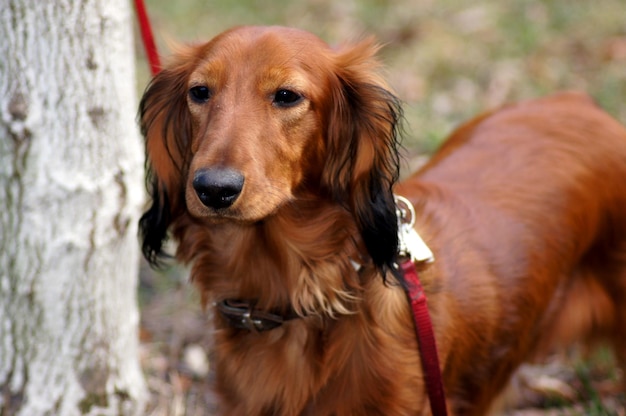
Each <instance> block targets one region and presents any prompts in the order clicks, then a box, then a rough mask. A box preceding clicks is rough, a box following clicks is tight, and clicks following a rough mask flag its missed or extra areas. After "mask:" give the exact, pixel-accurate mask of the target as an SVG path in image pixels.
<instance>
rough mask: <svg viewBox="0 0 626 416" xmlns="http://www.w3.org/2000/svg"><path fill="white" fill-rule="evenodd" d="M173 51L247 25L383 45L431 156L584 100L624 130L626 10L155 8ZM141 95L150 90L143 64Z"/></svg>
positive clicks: (573, 2) (411, 140)
mask: <svg viewBox="0 0 626 416" xmlns="http://www.w3.org/2000/svg"><path fill="white" fill-rule="evenodd" d="M147 6H148V10H149V12H150V14H151V16H152V18H153V20H154V24H155V27H156V32H157V37H158V43H159V47H160V50H161V51H162V52H163V53H166V51H167V47H166V42H165V39H175V40H177V41H190V42H196V41H203V40H208V39H210V38H211V37H212V36H214V35H215V34H217V33H219V32H221V31H222V30H224V29H226V28H228V27H231V26H235V25H241V24H280V25H289V26H297V27H301V28H303V29H307V30H310V31H313V32H314V33H317V34H318V35H320V36H321V37H322V38H324V39H325V40H327V41H329V42H330V43H339V42H341V41H345V40H349V39H356V38H359V37H361V36H363V35H364V34H373V35H375V36H376V37H377V38H378V39H379V40H380V41H381V42H382V43H384V44H386V45H387V46H386V48H385V49H384V50H383V52H382V59H383V61H384V62H385V63H386V66H387V68H388V73H387V78H388V80H389V82H390V83H391V85H392V86H393V87H394V88H395V89H396V91H398V94H399V95H400V97H401V98H402V100H403V101H404V102H405V111H406V118H407V127H408V129H407V131H408V135H407V137H406V139H405V145H406V146H407V147H409V148H410V149H415V150H416V151H422V152H430V151H432V150H433V149H434V148H435V147H436V146H437V144H438V143H439V142H440V141H441V140H442V139H443V138H444V137H445V136H446V135H447V134H448V133H449V132H450V130H451V129H452V128H453V127H454V126H455V125H457V124H458V123H460V122H461V121H462V120H465V119H467V118H469V117H471V116H473V115H475V114H476V113H478V112H480V111H484V110H486V109H489V108H493V107H495V106H499V105H501V104H503V103H505V102H508V101H514V100H520V99H526V98H530V97H536V96H539V95H545V94H549V93H552V92H555V91H558V90H564V89H567V90H572V89H574V90H582V91H586V92H588V93H589V94H590V95H592V96H593V97H594V98H595V99H596V100H597V101H598V102H599V103H600V104H601V105H602V106H603V107H604V108H606V109H607V110H608V111H609V112H610V113H612V114H613V115H614V116H616V117H617V118H618V119H620V120H621V121H622V122H625V121H626V106H625V105H623V104H622V103H623V101H624V97H626V70H625V68H626V23H624V4H623V0H594V1H585V0H569V1H568V0H546V1H544V0H541V1H540V0H508V1H498V0H491V1H479V2H469V1H463V0H438V1H437V2H435V1H433V0H430V1H417V0H395V1H391V0H388V1H385V0H361V1H355V0H352V1H350V0H346V1H342V2H337V1H330V0H307V1H299V2H281V1H276V0H264V1H252V0H243V1H238V2H234V1H230V0H216V1H211V2H208V1H201V0H181V1H177V2H170V1H166V0H148V4H147ZM139 68H140V69H141V71H142V74H141V77H140V81H139V82H140V88H143V86H144V85H145V82H146V80H147V78H148V76H147V69H146V65H145V63H143V62H142V63H140V65H139Z"/></svg>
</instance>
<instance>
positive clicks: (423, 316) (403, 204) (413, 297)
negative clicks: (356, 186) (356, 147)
mask: <svg viewBox="0 0 626 416" xmlns="http://www.w3.org/2000/svg"><path fill="white" fill-rule="evenodd" d="M394 199H395V203H396V213H397V215H398V243H399V244H398V254H399V257H400V259H401V261H400V269H401V271H402V275H403V277H404V283H405V292H406V294H407V297H408V299H409V302H410V303H411V312H412V314H413V322H414V323H415V334H416V335H417V343H418V346H419V353H420V359H421V360H422V368H423V370H424V378H425V381H426V391H427V393H428V399H429V401H430V411H431V412H432V414H433V416H447V414H448V410H447V408H446V396H445V393H444V391H443V377H442V376H441V367H439V356H438V354H437V343H436V341H435V333H434V331H433V324H432V321H431V320H430V313H429V312H428V305H426V293H424V288H423V287H422V282H420V278H419V276H418V274H417V269H416V268H415V262H419V263H430V262H432V261H434V259H435V257H434V256H433V253H432V251H430V249H429V248H428V246H427V245H426V243H424V240H422V237H420V236H419V234H418V233H417V231H415V228H413V226H414V225H415V209H414V208H413V204H411V202H410V201H409V200H408V199H406V198H404V197H402V196H400V195H394Z"/></svg>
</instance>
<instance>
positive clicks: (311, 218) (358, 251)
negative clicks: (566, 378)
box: [140, 27, 626, 416]
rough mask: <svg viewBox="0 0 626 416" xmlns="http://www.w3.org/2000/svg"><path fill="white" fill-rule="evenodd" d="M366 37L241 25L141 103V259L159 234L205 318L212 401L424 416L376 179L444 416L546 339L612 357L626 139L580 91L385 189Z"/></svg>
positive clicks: (620, 327) (390, 119)
mask: <svg viewBox="0 0 626 416" xmlns="http://www.w3.org/2000/svg"><path fill="white" fill-rule="evenodd" d="M376 49H377V48H376V47H375V46H374V44H373V43H372V42H371V41H365V42H361V43H359V44H356V45H352V46H344V47H340V48H337V49H333V48H330V47H329V46H327V45H326V44H325V43H323V42H322V41H320V40H319V39H318V38H316V37H315V36H313V35H311V34H309V33H306V32H302V31H298V30H294V29H287V28H277V27H269V28H268V27H242V28H237V29H233V30H231V31H228V32H225V33H223V34H221V35H219V36H218V37H216V38H215V39H213V40H212V41H210V42H208V43H206V44H203V45H198V46H191V47H187V48H186V49H184V50H182V51H180V52H179V53H178V54H176V55H175V56H174V57H173V59H172V61H171V63H170V64H169V65H168V66H166V68H165V69H163V71H162V72H161V73H159V74H158V75H157V76H156V77H155V78H154V79H153V81H152V82H151V84H150V86H149V87H148V89H147V91H146V93H145V95H144V97H143V99H142V103H141V109H140V112H141V126H142V130H143V134H144V135H145V137H146V148H147V154H148V167H149V175H150V176H149V178H150V181H151V193H152V198H153V205H152V206H151V208H150V209H149V210H148V211H147V212H146V213H145V214H144V216H143V218H142V220H141V229H142V232H143V238H144V245H143V247H144V253H145V254H146V256H147V257H148V259H149V260H151V261H152V262H154V263H156V262H158V260H159V255H160V254H161V252H162V242H163V241H164V239H165V238H166V236H167V233H168V230H169V231H171V234H172V236H173V238H174V239H175V240H176V241H177V242H178V250H177V255H176V257H177V259H178V260H179V261H181V262H183V263H190V264H191V265H192V269H191V276H192V279H193V281H194V282H195V283H196V284H197V285H198V287H199V289H200V290H201V292H202V294H203V297H204V300H205V302H210V304H212V305H215V307H216V308H217V309H218V311H219V312H220V313H216V321H215V326H216V328H217V329H216V342H215V357H216V379H217V382H216V384H217V385H216V389H217V391H218V392H219V394H220V396H221V399H222V407H221V413H222V414H226V415H315V416H321V415H386V416H390V415H414V414H428V413H429V412H430V410H429V405H428V398H427V396H426V393H425V388H424V375H423V373H422V366H421V363H420V359H419V355H418V345H417V342H416V339H415V330H414V326H413V323H412V318H411V312H410V308H409V305H408V303H407V300H406V296H405V294H404V292H403V290H402V288H401V285H399V284H397V282H398V279H401V277H400V276H399V275H398V272H397V266H396V265H395V262H396V256H397V250H398V247H397V246H398V237H397V232H398V225H397V218H396V211H395V204H394V199H393V194H392V188H393V192H395V193H397V194H400V195H403V196H405V197H407V198H409V199H410V200H411V201H412V203H413V204H414V205H415V209H416V212H417V224H416V229H417V230H418V231H419V233H420V234H421V235H422V236H423V238H424V239H425V240H426V242H427V243H428V244H429V245H430V247H431V249H432V250H433V252H434V253H435V257H436V261H435V262H434V263H432V264H430V265H428V266H427V267H425V268H424V270H422V272H421V278H422V281H423V283H424V286H425V288H426V292H427V296H428V305H429V308H430V313H431V315H432V319H433V323H434V328H435V332H436V338H437V342H438V348H439V355H440V358H441V366H442V371H443V378H444V384H445V390H446V394H447V402H448V408H449V411H450V413H452V414H458V415H483V414H485V413H487V412H488V410H489V408H490V405H491V403H492V401H493V400H494V398H495V397H496V396H498V394H499V393H501V390H502V388H503V387H504V386H505V385H506V384H507V381H508V380H509V378H510V377H511V375H512V374H513V372H514V371H515V369H516V368H517V367H518V366H519V365H520V364H521V363H523V362H524V361H525V360H528V359H531V358H534V357H536V356H537V355H539V354H541V353H543V352H546V351H548V350H550V349H552V348H554V347H556V346H558V345H560V344H562V343H570V342H574V341H577V340H582V341H591V340H599V339H606V340H607V341H608V342H610V343H611V344H612V345H613V346H614V347H615V351H616V354H617V357H618V359H619V360H620V363H621V364H622V366H624V365H626V336H624V331H625V330H626V302H625V300H626V130H625V129H624V128H623V127H622V126H621V125H619V124H618V123H617V122H616V121H615V120H613V119H612V118H611V117H609V116H608V115H607V114H606V113H604V112H603V111H601V110H600V109H599V108H598V107H596V106H595V105H594V104H593V103H592V102H591V100H589V99H588V98H586V97H584V96H582V95H578V94H562V95H557V96H554V97H550V98H546V99H542V100H537V101H530V102H526V103H522V104H519V105H515V106H509V107H505V108H503V109H501V110H498V111H496V112H493V113H490V114H486V115H483V116H481V117H479V118H477V119H475V120H473V121H471V122H469V123H468V124H466V125H464V126H462V127H461V128H460V129H458V130H457V131H456V132H455V133H454V134H453V135H452V137H451V138H450V139H449V140H448V141H447V142H446V143H445V144H444V145H443V147H442V148H441V150H440V151H439V152H438V153H437V154H436V155H435V156H434V157H433V158H432V160H431V161H430V162H429V163H428V164H427V165H426V166H425V167H424V168H423V169H421V170H420V171H419V172H418V173H417V174H415V175H414V176H412V177H410V178H409V179H408V180H406V181H404V182H402V183H398V184H396V183H395V182H396V180H397V176H398V153H397V148H396V147H397V143H396V126H397V122H398V119H399V117H400V107H399V105H398V101H397V100H396V98H395V97H394V96H393V95H392V94H391V93H390V92H389V91H388V88H387V87H386V86H385V84H384V82H383V81H382V80H381V79H380V78H379V77H378V76H377V75H376V72H375V70H376V68H377V66H378V65H377V62H376V61H375V59H374V57H373V56H374V54H375V52H376ZM385 282H386V283H385Z"/></svg>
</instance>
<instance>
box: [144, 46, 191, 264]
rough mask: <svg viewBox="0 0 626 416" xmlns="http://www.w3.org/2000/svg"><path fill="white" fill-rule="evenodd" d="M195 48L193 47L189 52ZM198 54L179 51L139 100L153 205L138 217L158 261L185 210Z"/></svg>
mask: <svg viewBox="0 0 626 416" xmlns="http://www.w3.org/2000/svg"><path fill="white" fill-rule="evenodd" d="M188 52H191V51H188ZM193 56H197V55H194V54H193V53H186V52H185V51H182V50H181V51H180V52H179V53H178V54H177V55H176V56H175V58H174V60H173V62H172V63H171V64H170V65H168V66H167V67H166V68H165V69H163V70H162V71H161V72H160V73H159V74H157V75H156V76H155V77H154V79H153V80H152V81H151V82H150V84H149V85H148V87H147V89H146V91H145V93H144V95H143V97H142V99H141V102H140V104H139V121H140V127H141V132H142V134H143V136H144V138H145V141H146V170H147V177H146V184H147V188H148V192H149V193H150V195H151V197H152V203H151V206H150V207H149V208H148V210H147V211H146V212H145V213H144V214H143V216H142V217H141V219H140V221H139V230H140V234H141V238H142V251H143V254H144V256H145V257H146V259H147V260H148V261H149V262H150V263H151V264H152V265H153V266H157V265H159V264H160V260H161V258H162V257H164V253H163V243H164V241H165V240H166V239H167V230H168V228H169V226H170V224H171V223H172V222H173V221H174V220H175V219H176V218H178V217H179V216H180V215H181V213H182V212H183V210H184V181H185V177H186V171H187V166H188V164H189V158H190V156H191V154H190V148H189V146H190V143H191V134H192V131H191V129H192V126H191V119H190V115H189V110H188V107H187V101H186V99H187V88H188V87H187V77H188V76H189V73H190V71H191V69H192V68H193V67H194V65H195V63H196V62H195V58H193Z"/></svg>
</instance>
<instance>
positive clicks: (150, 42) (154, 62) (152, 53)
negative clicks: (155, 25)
mask: <svg viewBox="0 0 626 416" xmlns="http://www.w3.org/2000/svg"><path fill="white" fill-rule="evenodd" d="M135 10H136V11H137V19H138V20H139V29H140V30H141V39H142V40H143V47H144V49H145V51H146V56H147V58H148V62H149V63H150V72H151V73H152V76H155V75H156V74H158V73H159V71H160V70H161V62H160V59H159V54H158V52H157V48H156V44H155V43H154V35H153V34H152V26H151V25H150V19H149V18H148V13H147V12H146V6H145V4H144V2H143V0H135Z"/></svg>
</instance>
